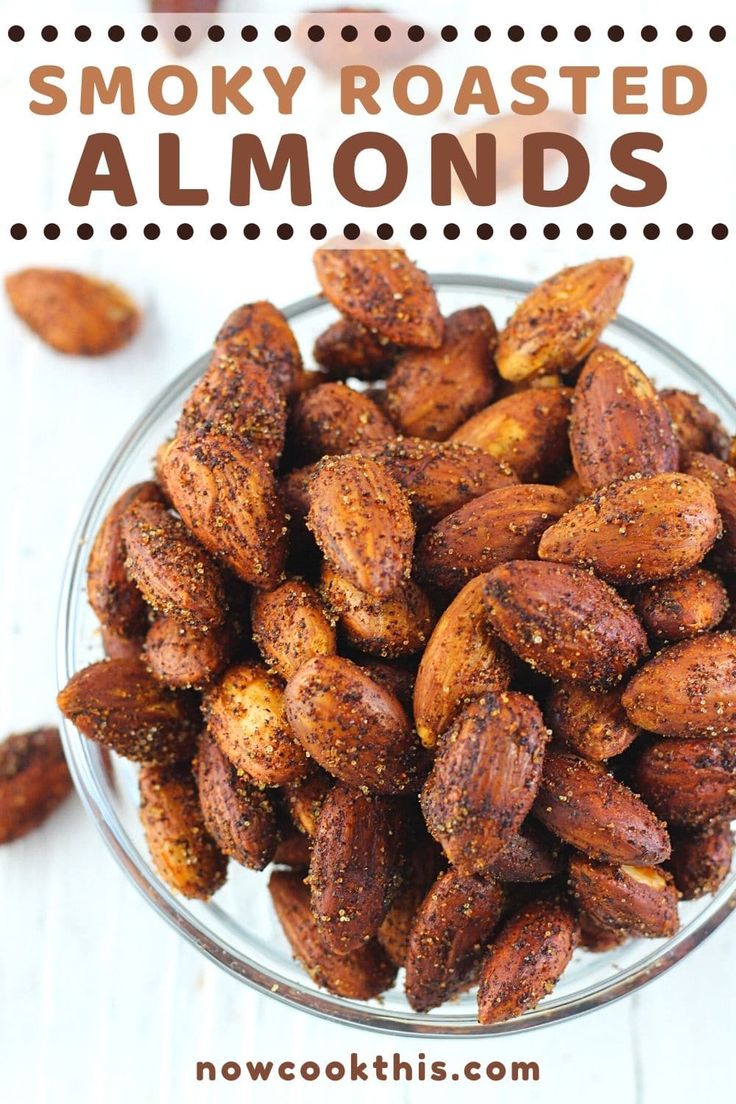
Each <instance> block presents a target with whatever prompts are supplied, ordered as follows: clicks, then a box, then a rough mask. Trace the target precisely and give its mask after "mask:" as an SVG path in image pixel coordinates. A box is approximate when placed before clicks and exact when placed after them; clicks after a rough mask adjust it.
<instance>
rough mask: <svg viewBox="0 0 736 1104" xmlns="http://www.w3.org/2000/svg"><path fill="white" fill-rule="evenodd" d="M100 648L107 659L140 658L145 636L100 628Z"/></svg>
mask: <svg viewBox="0 0 736 1104" xmlns="http://www.w3.org/2000/svg"><path fill="white" fill-rule="evenodd" d="M100 636H101V638H102V650H103V651H104V653H105V655H106V656H107V658H108V659H140V658H141V654H142V652H143V646H144V644H145V642H146V638H145V636H120V635H119V634H118V633H116V632H113V631H112V629H106V628H105V626H104V625H103V626H102V627H101V628H100ZM163 681H165V680H163Z"/></svg>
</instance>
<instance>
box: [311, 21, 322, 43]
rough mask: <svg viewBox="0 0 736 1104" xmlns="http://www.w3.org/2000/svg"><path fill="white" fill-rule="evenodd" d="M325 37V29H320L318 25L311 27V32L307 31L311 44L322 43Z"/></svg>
mask: <svg viewBox="0 0 736 1104" xmlns="http://www.w3.org/2000/svg"><path fill="white" fill-rule="evenodd" d="M324 37H325V29H324V27H320V26H318V25H317V24H316V23H315V24H314V26H312V27H310V28H309V30H308V31H307V38H308V39H309V41H310V42H321V41H322V39H323V38H324Z"/></svg>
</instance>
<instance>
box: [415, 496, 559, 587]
mask: <svg viewBox="0 0 736 1104" xmlns="http://www.w3.org/2000/svg"><path fill="white" fill-rule="evenodd" d="M569 506H570V501H569V499H568V497H567V495H566V494H565V492H564V491H561V490H560V489H559V487H546V486H542V485H540V484H537V483H522V484H520V485H519V486H512V487H498V488H497V489H496V490H494V491H489V492H488V494H485V495H482V496H481V497H480V498H474V499H473V500H472V502H468V503H466V505H465V506H461V507H460V509H459V510H456V511H455V512H454V513H453V514H449V515H448V516H447V517H445V518H443V519H442V521H440V522H438V523H437V525H435V526H434V528H433V529H430V531H429V532H428V533H427V534H426V535H425V536H424V537H423V538H422V540H421V541H420V542H419V545H418V547H417V552H416V562H417V569H418V571H419V573H420V574H421V576H422V577H423V578H424V579H426V580H427V582H429V583H431V584H433V585H434V586H437V587H440V588H442V589H443V590H450V591H458V590H460V589H461V587H463V586H464V585H465V583H467V582H468V580H469V579H472V578H473V577H474V576H476V575H480V574H481V573H482V572H485V571H489V570H490V569H491V568H492V567H494V566H495V565H496V564H499V563H505V562H506V561H507V560H527V559H531V558H532V557H533V556H535V555H536V551H537V547H538V545H539V541H540V538H541V536H542V534H543V533H544V531H545V529H547V528H548V527H549V526H550V525H553V524H554V522H555V521H557V520H558V519H559V518H561V517H562V515H563V514H564V513H565V511H566V510H567V509H568V508H569Z"/></svg>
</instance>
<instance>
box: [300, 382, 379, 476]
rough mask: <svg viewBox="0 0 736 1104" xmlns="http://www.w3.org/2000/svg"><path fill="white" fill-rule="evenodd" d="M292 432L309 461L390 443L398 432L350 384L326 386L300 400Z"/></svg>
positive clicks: (366, 397) (301, 397)
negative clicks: (367, 446) (365, 446)
mask: <svg viewBox="0 0 736 1104" xmlns="http://www.w3.org/2000/svg"><path fill="white" fill-rule="evenodd" d="M291 433H292V439H293V440H294V442H295V444H296V447H297V450H298V452H299V453H300V454H301V455H303V456H304V458H305V459H307V460H318V459H319V458H320V457H321V456H328V455H329V456H340V455H342V454H343V453H346V452H351V451H352V450H353V449H356V448H358V447H359V446H362V445H371V444H374V443H375V442H376V441H387V440H389V439H390V438H391V437H394V436H395V435H396V430H395V429H394V427H393V425H392V424H391V422H390V421H389V419H388V418H387V417H386V415H385V414H384V413H383V411H382V410H381V409H380V408H379V407H378V406H376V404H375V403H374V402H373V401H372V400H371V399H369V398H368V396H367V395H364V394H363V393H362V392H360V391H353V389H352V388H351V387H348V385H347V384H346V383H322V384H320V386H319V387H315V388H314V389H313V390H312V391H307V392H306V393H305V394H304V395H301V396H300V397H299V399H298V401H297V403H296V404H295V406H294V409H293V411H292V415H291Z"/></svg>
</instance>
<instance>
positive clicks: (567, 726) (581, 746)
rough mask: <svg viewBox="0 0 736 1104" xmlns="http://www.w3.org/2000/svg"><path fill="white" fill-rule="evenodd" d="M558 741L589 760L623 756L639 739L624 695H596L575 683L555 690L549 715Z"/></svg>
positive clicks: (548, 702) (547, 710)
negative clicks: (623, 752) (627, 709)
mask: <svg viewBox="0 0 736 1104" xmlns="http://www.w3.org/2000/svg"><path fill="white" fill-rule="evenodd" d="M545 717H546V720H547V724H548V725H549V727H550V728H551V729H552V733H553V735H554V736H555V738H556V739H558V740H561V741H562V742H563V743H564V744H567V746H568V747H569V748H571V749H572V750H573V751H575V752H577V754H578V755H582V756H583V757H584V758H585V759H610V758H612V757H613V756H614V755H620V754H621V752H622V751H625V750H626V748H627V747H629V745H630V744H632V743H633V742H634V740H635V739H636V737H637V736H638V735H639V731H640V730H639V729H638V728H637V727H636V725H634V724H632V723H631V721H630V720H629V718H628V717H627V715H626V710H625V709H624V707H623V705H622V704H621V691H620V690H611V691H609V692H608V693H596V692H595V691H593V690H587V689H586V688H585V687H584V686H576V685H575V684H574V683H559V684H558V685H557V686H555V687H554V688H553V689H552V692H551V694H550V696H549V699H548V701H547V709H546V713H545Z"/></svg>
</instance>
